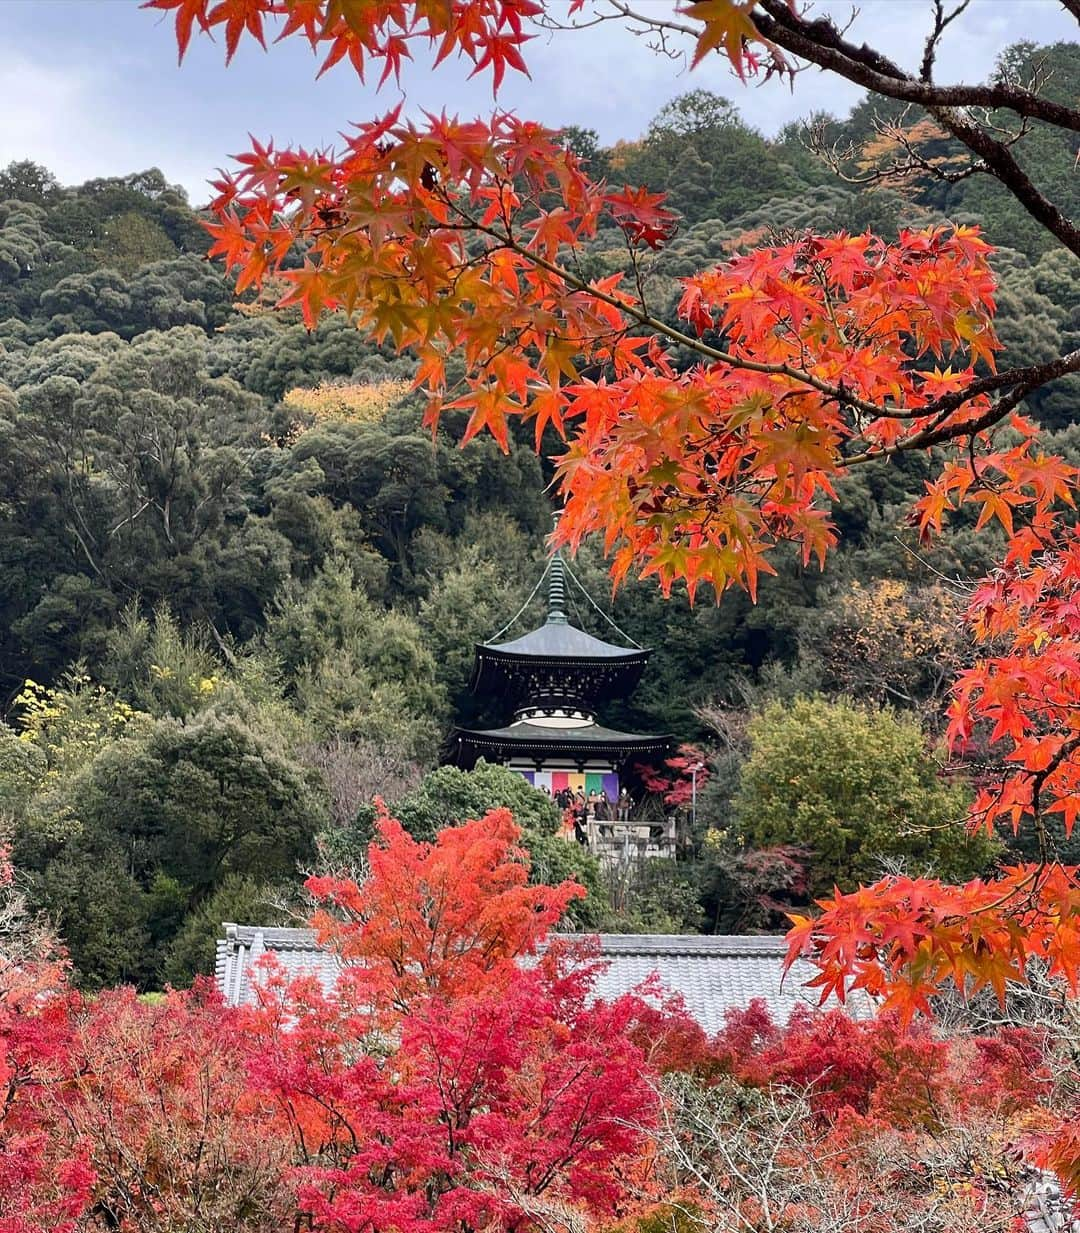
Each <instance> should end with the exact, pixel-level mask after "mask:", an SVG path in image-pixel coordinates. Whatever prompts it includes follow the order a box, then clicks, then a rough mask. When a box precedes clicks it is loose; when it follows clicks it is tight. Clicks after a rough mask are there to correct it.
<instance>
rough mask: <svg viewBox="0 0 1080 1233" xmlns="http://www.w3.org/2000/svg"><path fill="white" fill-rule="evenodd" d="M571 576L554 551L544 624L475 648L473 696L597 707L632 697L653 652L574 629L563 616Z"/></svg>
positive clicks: (549, 569) (547, 574) (645, 648)
mask: <svg viewBox="0 0 1080 1233" xmlns="http://www.w3.org/2000/svg"><path fill="white" fill-rule="evenodd" d="M567 572H568V571H567V568H566V565H565V564H564V562H563V559H562V557H561V556H560V555H559V554H558V553H557V552H556V554H555V555H554V556H553V557H552V558H551V560H550V561H549V562H548V566H547V569H546V571H545V575H544V576H545V577H546V578H547V580H548V612H547V619H546V620H545V621H544V623H543V625H540V626H538V627H537V628H536V629H532V630H530V631H529V632H528V633H526V634H522V635H521V636H520V637H518V638H512V639H511V640H510V641H508V642H495V641H491V642H479V643H477V644H476V647H475V650H476V655H475V659H474V661H473V670H472V679H471V681H470V687H471V689H472V690H473V692H474V693H491V694H501V695H503V696H504V697H507V698H510V699H512V700H514V701H519V700H521V699H522V698H528V697H532V698H537V699H539V698H550V697H566V698H570V699H576V700H577V701H578V702H579V703H581V704H595V703H596V702H599V701H602V700H604V699H605V698H613V697H619V696H621V695H625V694H628V693H630V691H631V690H633V688H634V687H635V685H637V683H638V681H639V680H640V678H641V674H642V672H643V671H644V670H645V665H646V664H647V663H648V660H649V655H650V653H651V652H650V651H649V649H648V648H647V647H642V646H619V645H617V644H616V643H614V642H605V641H604V639H603V638H597V637H595V636H594V635H593V634H587V633H586V632H585V631H584V630H583V629H579V628H578V627H577V626H576V625H571V623H570V622H569V620H568V619H567V617H566V611H565V606H566V575H567ZM542 580H543V579H541V581H542ZM578 585H580V584H578ZM620 632H621V631H620Z"/></svg>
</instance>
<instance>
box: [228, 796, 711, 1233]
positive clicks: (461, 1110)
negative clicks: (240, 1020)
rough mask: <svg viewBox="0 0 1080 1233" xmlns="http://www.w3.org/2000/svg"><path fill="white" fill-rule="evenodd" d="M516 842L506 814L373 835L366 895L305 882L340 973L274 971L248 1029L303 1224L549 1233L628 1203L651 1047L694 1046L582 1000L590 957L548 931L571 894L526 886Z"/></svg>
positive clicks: (649, 1016)
mask: <svg viewBox="0 0 1080 1233" xmlns="http://www.w3.org/2000/svg"><path fill="white" fill-rule="evenodd" d="M519 834H520V832H519V830H518V828H517V827H516V826H515V825H514V823H513V821H512V820H511V818H510V815H509V813H508V812H507V811H506V810H496V811H494V812H492V813H489V814H488V815H487V816H486V817H484V818H482V819H479V820H477V821H474V822H467V823H465V824H464V825H463V826H461V827H458V828H454V829H452V830H446V831H443V832H441V833H440V835H439V836H438V838H437V839H436V840H435V842H434V843H431V844H426V843H417V842H416V841H415V840H413V839H412V838H411V837H410V836H409V835H408V834H407V833H406V832H405V831H404V830H403V829H402V828H401V826H400V824H398V823H397V822H395V821H393V820H392V819H389V818H383V819H381V820H380V822H379V835H380V838H379V841H378V842H376V843H375V844H373V845H372V847H371V851H370V875H369V877H368V878H367V880H366V881H365V882H364V883H363V884H362V885H357V884H356V883H355V882H351V881H348V880H337V879H327V878H315V879H312V880H311V881H310V882H309V883H308V887H309V889H310V890H311V891H312V893H313V894H315V895H316V897H317V898H318V899H320V900H321V901H323V903H324V904H325V907H324V908H323V909H322V910H320V912H319V913H318V914H317V916H316V918H315V923H316V926H317V928H318V930H319V933H320V937H321V938H322V940H323V941H324V943H326V944H327V945H329V946H331V947H332V949H333V950H334V952H335V953H336V954H337V955H339V956H340V958H341V960H342V970H341V975H340V976H339V978H338V979H337V982H336V985H335V987H334V988H333V989H326V988H325V987H324V986H323V984H322V983H320V981H319V980H318V979H317V978H316V977H307V978H301V979H299V980H290V979H289V978H288V975H287V974H286V973H284V972H281V971H274V969H273V966H272V965H271V967H270V970H269V972H268V974H267V980H266V983H265V985H264V987H263V991H262V995H261V1005H260V1007H259V1008H258V1009H256V1010H254V1011H252V1012H251V1015H250V1017H249V1022H248V1031H249V1033H250V1034H251V1035H252V1038H253V1039H254V1040H256V1041H258V1042H259V1047H258V1049H257V1061H256V1063H255V1064H254V1066H253V1069H252V1077H253V1086H254V1090H255V1091H256V1092H258V1093H259V1094H260V1095H261V1096H262V1097H263V1098H264V1099H268V1100H271V1101H273V1102H274V1105H275V1107H276V1109H277V1111H278V1116H279V1118H280V1120H281V1124H282V1125H284V1126H286V1127H288V1128H289V1129H290V1131H291V1132H292V1134H293V1136H294V1142H295V1147H296V1150H297V1152H298V1154H299V1157H300V1158H301V1159H303V1160H304V1161H305V1162H306V1166H307V1167H305V1168H303V1169H302V1170H301V1173H300V1200H301V1206H302V1208H303V1209H304V1210H306V1211H307V1212H308V1213H310V1215H311V1217H312V1218H313V1219H314V1221H315V1224H316V1227H318V1228H320V1229H326V1230H333V1231H335V1233H337V1231H340V1233H360V1231H361V1230H365V1229H371V1228H374V1229H379V1228H385V1227H392V1228H396V1229H409V1230H415V1231H416V1233H424V1231H425V1230H429V1231H432V1233H435V1231H439V1230H446V1231H448V1233H449V1231H450V1230H460V1229H463V1228H474V1229H475V1228H486V1229H504V1230H514V1229H523V1228H533V1227H538V1228H551V1227H560V1228H561V1227H564V1226H567V1225H571V1226H572V1225H573V1218H572V1215H571V1214H572V1213H573V1212H575V1211H577V1212H578V1213H579V1218H584V1217H594V1218H595V1217H601V1216H604V1217H608V1218H610V1217H612V1216H615V1215H616V1214H618V1213H619V1212H620V1211H621V1210H623V1208H624V1207H625V1205H626V1204H627V1203H628V1202H629V1201H630V1200H631V1199H632V1198H633V1196H634V1189H633V1188H632V1186H631V1184H630V1178H631V1177H632V1176H639V1177H643V1176H644V1173H643V1171H642V1169H643V1166H642V1164H641V1158H642V1157H643V1156H646V1155H647V1152H646V1150H645V1148H646V1143H647V1140H646V1138H645V1135H646V1132H647V1130H648V1128H649V1127H650V1126H651V1125H652V1124H654V1122H655V1119H656V1113H657V1099H658V1097H657V1092H656V1089H655V1086H654V1084H653V1082H652V1080H653V1079H654V1078H655V1076H656V1074H657V1073H658V1072H657V1070H656V1066H658V1065H660V1064H661V1061H660V1060H658V1059H657V1057H656V1055H655V1051H656V1049H657V1048H658V1046H659V1045H660V1044H661V1042H662V1041H663V1040H664V1037H665V1033H666V1032H668V1031H670V1032H671V1033H672V1041H673V1045H674V1047H675V1048H677V1049H678V1050H679V1051H680V1052H681V1053H682V1054H683V1055H685V1053H686V1050H687V1048H688V1044H687V1042H688V1040H690V1039H699V1038H700V1032H697V1031H696V1030H695V1029H693V1028H692V1025H690V1024H689V1022H688V1021H687V1020H686V1019H685V1016H679V1015H677V1014H674V1015H658V1013H657V1012H656V1010H655V1009H650V1007H649V1005H648V1004H646V1003H645V1002H643V1001H642V1000H641V999H640V998H638V997H631V996H625V997H621V998H617V999H615V1000H614V1001H611V1002H602V1001H594V1000H592V999H590V997H589V991H590V987H591V984H592V974H593V965H592V964H590V963H589V962H587V961H586V962H582V960H583V959H585V960H587V958H588V953H589V952H588V949H587V948H586V951H585V952H583V951H582V949H581V946H580V945H573V944H569V943H567V942H566V941H565V940H562V941H560V940H556V939H554V938H552V937H550V936H549V930H550V928H551V926H552V925H553V924H554V923H555V922H556V921H557V920H558V919H559V917H560V916H561V915H562V913H563V911H564V910H565V908H566V905H567V903H568V902H569V901H570V900H571V899H572V898H573V897H574V896H575V895H578V894H580V893H582V892H581V888H580V887H577V886H575V885H574V884H572V883H564V884H563V885H562V886H559V887H555V888H551V887H544V886H529V885H528V884H527V875H528V864H527V858H526V855H525V853H524V852H523V851H522V849H521V848H520V847H519V846H518V838H519ZM646 1038H648V1046H649V1048H650V1050H651V1051H653V1053H654V1057H653V1059H650V1057H649V1056H648V1055H647V1052H646V1048H645V1047H644V1046H645V1045H646ZM639 1040H640V1043H639Z"/></svg>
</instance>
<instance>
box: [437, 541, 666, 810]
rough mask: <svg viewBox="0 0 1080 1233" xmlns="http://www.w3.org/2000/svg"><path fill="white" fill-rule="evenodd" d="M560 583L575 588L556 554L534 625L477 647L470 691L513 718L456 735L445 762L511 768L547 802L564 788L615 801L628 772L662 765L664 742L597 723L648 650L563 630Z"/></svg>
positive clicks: (623, 692) (634, 679)
mask: <svg viewBox="0 0 1080 1233" xmlns="http://www.w3.org/2000/svg"><path fill="white" fill-rule="evenodd" d="M568 576H569V578H570V579H571V580H572V581H573V582H574V583H575V585H577V586H578V587H581V583H580V582H578V581H577V579H576V578H574V576H573V574H571V573H570V570H569V568H568V567H567V565H566V563H565V562H564V561H563V559H562V556H561V555H560V553H559V552H556V553H555V554H554V555H553V556H552V557H551V558H550V560H549V561H548V565H547V569H546V571H545V574H544V576H543V577H541V579H540V583H539V584H538V585H537V589H539V586H540V585H541V584H542V583H543V581H544V578H545V577H546V579H547V583H548V592H547V619H546V620H545V621H544V623H543V625H541V626H539V627H538V628H537V629H533V630H530V631H529V633H527V634H523V635H522V636H521V637H520V638H515V639H513V640H512V641H510V642H484V643H478V644H477V645H476V657H475V660H474V662H473V671H472V678H471V680H470V688H471V689H472V691H473V693H475V694H480V695H483V696H486V697H490V698H495V699H497V700H498V701H499V702H500V703H501V704H502V706H503V708H504V710H505V711H510V712H512V713H513V718H512V719H511V721H510V723H508V724H507V726H506V727H504V728H490V729H472V728H457V729H455V730H454V732H453V733H452V734H451V736H450V739H449V742H448V744H447V748H446V759H445V760H446V761H448V762H450V763H453V764H454V765H456V766H460V767H464V768H469V767H472V766H473V765H474V764H475V763H476V762H477V761H478V759H480V758H483V759H484V760H485V761H487V762H497V763H501V764H502V765H504V766H508V767H510V768H511V769H512V770H516V771H519V772H520V773H521V774H522V775H524V777H525V778H526V779H527V780H528V781H529V783H531V784H533V786H534V787H537V788H542V789H546V790H547V791H548V792H549V793H551V794H552V795H554V794H555V793H557V792H559V791H561V790H562V789H564V788H569V789H570V790H571V791H573V792H577V791H579V790H580V791H583V792H585V793H586V794H590V793H592V792H594V791H595V792H602V793H604V794H605V795H606V796H607V798H608V800H609V801H614V800H615V799H616V798H617V797H618V795H619V792H620V789H621V788H623V787H629V786H630V784H631V781H632V779H633V767H634V765H635V764H637V763H640V762H654V763H655V762H659V761H660V760H662V759H663V758H664V757H665V756H666V755H667V754H668V752H669V751H670V748H671V740H670V739H669V738H668V737H665V736H645V735H641V734H637V733H630V732H619V731H616V730H615V729H614V728H606V727H604V726H603V725H602V724H600V723H598V722H597V711H598V709H599V708H600V707H601V706H602V705H603V704H604V703H605V702H609V701H611V700H612V699H615V698H623V697H626V696H627V695H629V694H630V693H631V692H632V691H633V690H634V688H635V686H636V685H637V683H638V681H639V680H640V679H641V674H642V672H643V671H644V670H645V665H646V664H647V663H648V661H649V654H650V652H649V650H648V649H647V648H645V647H641V646H637V645H635V646H618V645H616V644H614V643H611V642H604V641H603V640H602V639H600V638H595V637H593V636H592V634H588V633H586V632H585V631H584V630H582V629H578V628H577V626H575V625H572V624H571V623H570V621H569V619H568V618H567V615H566V603H567V585H566V584H567V578H568ZM581 589H582V591H584V587H581ZM586 595H587V592H586ZM589 602H590V603H592V600H591V597H589ZM515 620H516V618H515ZM513 623H514V622H513V621H511V623H510V625H511V626H512V625H513ZM612 624H613V625H614V623H612ZM506 628H507V629H509V628H510V626H507V627H506ZM619 633H620V634H621V633H622V631H621V630H620V631H619ZM622 636H623V637H625V635H622ZM626 640H627V641H631V640H630V639H629V638H627V639H626Z"/></svg>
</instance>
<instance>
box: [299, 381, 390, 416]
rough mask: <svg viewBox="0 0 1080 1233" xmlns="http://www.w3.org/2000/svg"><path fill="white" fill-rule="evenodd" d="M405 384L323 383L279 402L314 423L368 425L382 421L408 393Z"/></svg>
mask: <svg viewBox="0 0 1080 1233" xmlns="http://www.w3.org/2000/svg"><path fill="white" fill-rule="evenodd" d="M409 388H410V385H409V382H408V381H370V382H342V383H332V382H325V381H324V382H322V383H321V384H319V385H317V386H315V388H314V389H305V388H304V387H302V386H297V387H295V388H294V389H291V390H289V391H288V392H287V393H286V395H285V397H284V398H283V399H282V401H283V402H284V404H285V406H287V407H289V408H290V409H292V410H293V411H302V412H303V413H304V414H305V415H308V416H311V418H312V419H314V420H316V421H321V420H344V421H346V422H348V423H353V424H371V423H375V422H377V421H378V420H381V419H382V418H383V416H384V415H385V414H386V413H387V411H389V410H390V408H391V407H392V406H394V405H395V404H396V403H398V402H400V401H401V400H402V399H403V398H404V397H405V395H406V394H407V393H408V392H409Z"/></svg>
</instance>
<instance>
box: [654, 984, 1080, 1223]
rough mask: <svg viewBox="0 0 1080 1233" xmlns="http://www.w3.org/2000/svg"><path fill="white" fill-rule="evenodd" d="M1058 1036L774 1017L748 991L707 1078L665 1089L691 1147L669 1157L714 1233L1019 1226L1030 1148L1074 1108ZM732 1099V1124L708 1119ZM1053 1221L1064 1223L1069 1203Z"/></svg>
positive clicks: (825, 1016) (1070, 1074)
mask: <svg viewBox="0 0 1080 1233" xmlns="http://www.w3.org/2000/svg"><path fill="white" fill-rule="evenodd" d="M1053 1035H1054V1033H1053V1030H1052V1029H1050V1028H1043V1027H1039V1028H1033V1027H1023V1028H1003V1029H997V1030H995V1031H993V1032H992V1033H991V1034H988V1035H981V1034H978V1033H963V1032H961V1033H959V1034H955V1035H951V1036H947V1035H944V1034H942V1033H941V1032H940V1031H938V1030H937V1029H935V1028H932V1027H930V1026H928V1025H927V1024H925V1023H924V1024H922V1025H920V1026H919V1027H917V1028H907V1027H904V1026H903V1025H902V1024H900V1023H899V1021H898V1020H897V1018H896V1017H895V1016H891V1015H885V1016H882V1017H879V1018H878V1019H876V1020H870V1021H864V1022H857V1021H853V1020H852V1019H850V1018H849V1017H848V1016H846V1015H845V1014H843V1013H841V1012H838V1011H830V1012H827V1013H822V1012H817V1011H813V1010H810V1009H809V1008H802V1009H801V1010H798V1011H796V1013H795V1014H794V1016H793V1017H792V1019H791V1021H790V1023H789V1024H787V1025H786V1026H785V1025H780V1024H777V1023H775V1022H773V1020H772V1019H771V1018H770V1016H769V1014H768V1012H767V1011H766V1009H765V1007H764V1006H763V1005H762V1004H761V1003H752V1004H751V1006H750V1007H749V1008H748V1009H746V1010H745V1011H735V1012H732V1013H731V1014H730V1015H729V1017H728V1022H727V1025H726V1027H725V1029H724V1030H723V1031H721V1032H720V1034H719V1035H718V1037H717V1039H716V1041H715V1042H714V1044H713V1066H714V1068H715V1069H714V1072H713V1076H712V1084H713V1086H712V1088H711V1089H709V1088H704V1089H702V1088H699V1089H696V1090H695V1089H686V1088H685V1087H684V1088H682V1089H676V1098H677V1100H678V1101H679V1103H680V1105H681V1107H682V1109H683V1111H684V1112H683V1119H684V1124H685V1121H686V1117H687V1113H689V1115H690V1117H691V1119H692V1120H691V1122H690V1124H696V1126H697V1127H698V1129H697V1132H696V1138H697V1144H696V1150H695V1151H690V1150H684V1151H682V1152H679V1151H677V1150H674V1151H673V1150H672V1147H671V1146H670V1145H669V1148H668V1151H667V1153H666V1160H667V1161H668V1162H669V1163H671V1164H673V1165H674V1181H675V1182H676V1183H677V1182H679V1181H682V1182H687V1181H691V1182H696V1188H697V1189H698V1190H701V1191H703V1192H704V1195H705V1198H706V1202H708V1201H709V1200H711V1204H710V1206H709V1207H708V1214H707V1219H704V1220H702V1222H701V1223H702V1224H703V1226H704V1225H706V1224H707V1225H708V1226H709V1227H712V1228H715V1229H721V1230H724V1233H727V1230H729V1229H731V1230H734V1229H737V1228H743V1229H754V1230H757V1229H759V1228H761V1229H766V1228H770V1229H771V1228H776V1229H779V1228H783V1229H788V1230H798V1231H799V1233H803V1231H806V1233H809V1231H810V1230H815V1231H818V1230H823V1229H836V1230H846V1229H851V1228H860V1229H867V1230H873V1231H874V1233H895V1231H896V1230H901V1229H904V1230H929V1229H933V1230H939V1229H940V1230H945V1229H948V1230H950V1231H958V1230H961V1231H963V1233H976V1231H979V1233H986V1231H987V1230H995V1231H999V1233H1005V1231H1007V1230H1008V1231H1011V1230H1020V1229H1023V1228H1024V1227H1026V1225H1025V1221H1024V1220H1023V1219H1022V1218H1021V1216H1020V1210H1019V1209H1020V1208H1021V1206H1022V1205H1023V1196H1024V1194H1025V1192H1026V1191H1027V1188H1028V1186H1029V1185H1030V1183H1031V1180H1032V1171H1031V1167H1030V1164H1029V1163H1028V1160H1027V1159H1025V1157H1026V1156H1028V1154H1029V1153H1030V1152H1031V1151H1032V1149H1033V1146H1034V1145H1035V1144H1037V1143H1038V1142H1040V1141H1043V1140H1045V1138H1047V1137H1048V1136H1050V1135H1051V1134H1052V1132H1053V1130H1054V1129H1055V1128H1056V1127H1057V1126H1058V1125H1059V1124H1060V1121H1061V1119H1062V1118H1063V1117H1065V1116H1067V1114H1068V1113H1069V1111H1070V1110H1071V1108H1072V1106H1073V1105H1074V1104H1075V1089H1074V1087H1073V1086H1072V1085H1073V1083H1074V1082H1075V1078H1076V1075H1075V1064H1074V1063H1073V1062H1072V1061H1071V1059H1069V1058H1068V1056H1067V1043H1066V1037H1065V1036H1062V1037H1060V1038H1059V1039H1058V1041H1057V1044H1056V1045H1055V1044H1054V1043H1052V1037H1053ZM1061 1046H1065V1050H1064V1051H1063V1052H1061V1053H1058V1054H1057V1055H1056V1056H1055V1049H1057V1048H1059V1047H1061ZM1070 1093H1071V1094H1070ZM734 1110H739V1111H741V1120H739V1121H734V1122H726V1121H725V1120H723V1117H721V1118H720V1119H718V1118H717V1113H718V1112H719V1113H720V1114H721V1115H725V1114H726V1115H728V1116H730V1113H731V1112H732V1111H734ZM727 1171H730V1172H729V1174H728V1176H727V1177H725V1172H727ZM711 1176H716V1178H717V1184H716V1185H715V1187H713V1186H711V1185H710V1177H711ZM721 1179H723V1180H721ZM1055 1219H1057V1220H1058V1221H1059V1223H1060V1226H1061V1227H1067V1226H1068V1223H1069V1219H1070V1212H1069V1205H1068V1203H1066V1202H1064V1201H1060V1199H1059V1200H1058V1207H1057V1213H1056V1216H1055ZM1051 1227H1054V1226H1051Z"/></svg>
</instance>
